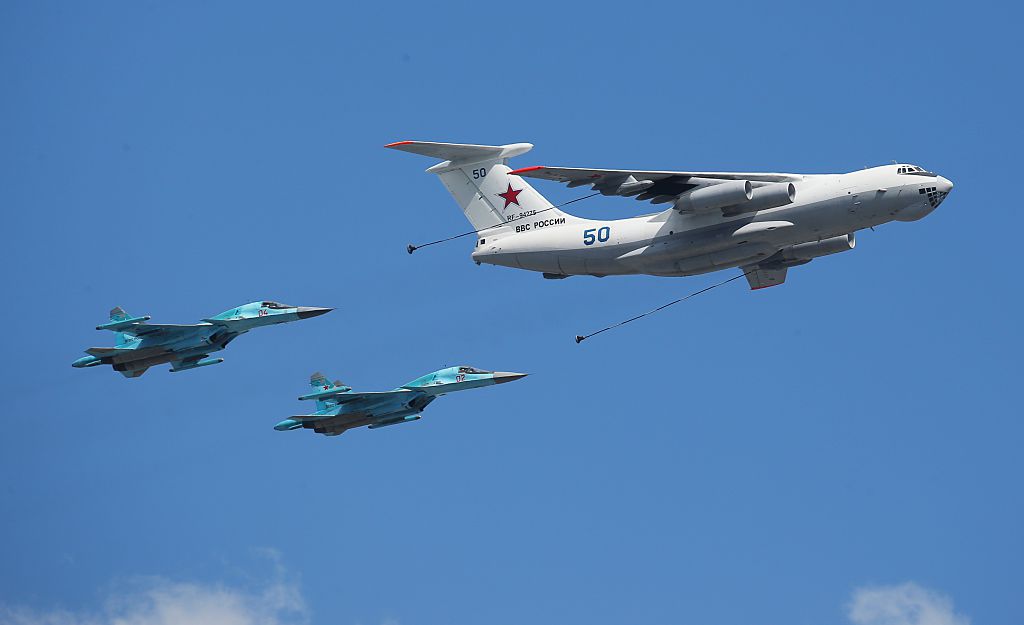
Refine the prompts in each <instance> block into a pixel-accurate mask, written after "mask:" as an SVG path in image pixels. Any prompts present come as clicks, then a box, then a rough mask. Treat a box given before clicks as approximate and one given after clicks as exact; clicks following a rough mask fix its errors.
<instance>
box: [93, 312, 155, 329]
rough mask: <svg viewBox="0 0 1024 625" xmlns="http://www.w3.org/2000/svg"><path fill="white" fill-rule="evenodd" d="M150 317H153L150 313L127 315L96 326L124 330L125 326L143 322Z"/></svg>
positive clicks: (97, 327)
mask: <svg viewBox="0 0 1024 625" xmlns="http://www.w3.org/2000/svg"><path fill="white" fill-rule="evenodd" d="M150 319H152V317H150V316H149V315H144V316H142V317H126V318H124V319H116V320H114V321H111V322H109V323H102V324H100V325H98V326H96V329H97V330H114V331H117V330H123V329H124V328H128V327H131V326H133V325H135V324H137V323H142V322H143V321H149V320H150Z"/></svg>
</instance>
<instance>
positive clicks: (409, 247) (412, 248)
mask: <svg viewBox="0 0 1024 625" xmlns="http://www.w3.org/2000/svg"><path fill="white" fill-rule="evenodd" d="M595 195H601V192H600V191H598V192H597V193H591V194H590V195H584V196H583V197H578V198H576V199H575V200H569V201H568V202H562V203H561V204H556V205H554V206H549V207H547V208H544V209H541V210H539V211H537V212H536V213H533V214H532V215H529V216H526V217H518V218H516V219H509V220H508V221H505V222H502V223H500V224H498V225H496V226H487V227H486V228H480V229H479V230H470V231H469V232H463V233H462V234H456V235H454V236H450V237H448V238H446V239H438V240H437V241H431V242H430V243H423V244H422V245H413V244H412V243H410V244H409V245H407V246H406V247H405V250H406V251H407V252H409V253H410V254H412V253H413V252H415V251H416V250H418V249H420V248H421V247H428V246H430V245H437V244H438V243H446V242H448V241H454V240H455V239H461V238H462V237H468V236H469V235H471V234H480V233H481V232H485V231H487V230H492V229H494V228H501V227H502V226H507V225H508V224H511V223H515V222H517V221H520V220H522V219H533V218H534V217H535V216H537V215H539V214H541V213H546V212H547V211H550V210H555V209H556V208H562V207H563V206H568V205H569V204H572V203H573V202H579V201H581V200H586V199H588V198H592V197H594V196H595Z"/></svg>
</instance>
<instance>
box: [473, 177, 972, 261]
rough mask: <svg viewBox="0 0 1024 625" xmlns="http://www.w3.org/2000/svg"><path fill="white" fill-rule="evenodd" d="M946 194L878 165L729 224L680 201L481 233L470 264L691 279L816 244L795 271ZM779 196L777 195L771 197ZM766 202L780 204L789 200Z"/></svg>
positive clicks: (746, 193)
mask: <svg viewBox="0 0 1024 625" xmlns="http://www.w3.org/2000/svg"><path fill="white" fill-rule="evenodd" d="M723 186H724V185H723ZM732 186H733V187H735V189H732V188H729V190H728V193H732V194H733V195H736V196H740V195H743V197H746V198H748V199H749V198H751V197H753V198H754V201H756V200H757V198H758V188H757V187H754V188H753V189H751V188H750V187H749V185H748V186H747V187H746V188H743V187H742V185H740V184H733V185H732ZM952 186H953V185H952V183H950V182H949V180H947V179H945V178H943V177H942V176H935V175H926V176H922V175H905V174H898V173H897V168H896V167H894V166H883V167H874V168H871V169H865V170H862V171H856V172H852V173H848V174H815V175H805V176H802V177H801V179H800V180H798V181H796V182H794V183H792V189H785V190H784V191H782V192H784V193H789V194H790V195H791V196H792V201H791V202H788V203H785V204H784V205H782V206H777V207H775V208H768V209H764V210H757V211H753V212H744V213H742V214H739V215H734V216H725V215H728V214H729V213H728V209H724V213H723V210H700V211H687V210H685V209H686V208H687V207H689V206H692V205H693V204H695V203H697V202H706V203H708V202H715V201H716V199H715V198H711V199H705V198H701V197H697V198H695V200H692V201H687V200H686V198H681V200H680V201H679V202H677V203H676V205H675V206H673V208H670V209H668V210H666V211H663V212H661V213H655V214H650V215H644V216H640V217H633V218H629V219H620V220H610V221H603V220H590V219H581V218H575V217H573V218H570V219H565V218H547V219H545V218H544V216H543V215H537V216H536V218H530V219H525V220H517V221H515V222H511V223H509V224H507V225H504V226H501V227H500V228H496V229H494V230H493V231H490V232H487V233H482V234H481V235H480V238H479V239H478V240H477V247H476V249H475V250H474V252H473V260H474V261H476V262H478V263H488V264H492V265H502V266H506V267H514V268H517V269H527V270H531V271H538V272H544V273H545V274H548V275H549V276H551V277H562V276H569V275H594V276H607V275H626V274H649V275H658V276H689V275H696V274H702V273H707V272H711V271H717V270H719V269H727V268H731V267H741V266H747V265H752V264H756V263H758V262H760V261H763V260H766V259H768V258H770V257H773V256H775V255H776V254H780V253H781V255H780V257H779V258H782V257H784V256H785V255H786V254H787V253H788V252H789V250H788V248H792V247H793V246H800V245H801V244H807V243H812V244H813V243H816V242H819V241H820V242H822V244H821V245H820V246H814V245H811V246H804V247H803V248H797V249H796V250H795V251H793V252H792V253H789V256H790V257H789V258H788V261H787V262H791V263H793V264H798V263H799V262H806V261H807V260H808V259H809V257H814V256H815V255H824V254H826V253H835V252H837V251H842V250H843V247H842V246H843V245H844V244H845V245H847V246H848V248H851V249H852V247H853V238H852V236H851V237H848V238H847V239H840V238H837V237H843V235H848V234H852V233H854V232H856V231H857V230H862V229H864V228H870V227H874V226H878V225H881V224H884V223H887V222H890V221H914V220H917V219H921V218H922V217H924V216H925V215H927V214H928V213H930V212H931V211H932V210H934V209H935V207H936V206H938V203H939V202H941V200H942V198H944V197H945V195H946V194H947V193H948V192H949V190H950V189H952ZM711 188H712V189H714V188H715V187H711ZM780 190H782V187H781V186H777V189H776V190H773V191H772V193H775V194H776V195H778V194H779V192H780ZM723 192H725V190H724V189H723ZM741 199H743V198H741ZM765 201H766V202H771V203H782V202H785V201H786V198H785V197H782V199H781V200H775V199H773V198H767V199H766V200H765ZM712 205H713V206H714V204H712ZM844 241H845V243H844ZM801 250H802V251H801ZM801 254H802V256H801ZM774 260H775V259H773V261H774ZM783 260H785V259H783Z"/></svg>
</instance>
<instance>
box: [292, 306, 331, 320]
mask: <svg viewBox="0 0 1024 625" xmlns="http://www.w3.org/2000/svg"><path fill="white" fill-rule="evenodd" d="M297 310H298V313H297V314H298V315H299V319H309V318H310V317H319V316H320V315H325V314H327V313H329V312H331V311H332V310H334V309H333V308H317V307H316V306H299V307H298V309H297Z"/></svg>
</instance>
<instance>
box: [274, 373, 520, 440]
mask: <svg viewBox="0 0 1024 625" xmlns="http://www.w3.org/2000/svg"><path fill="white" fill-rule="evenodd" d="M524 377H526V374H525V373H506V372H503V371H483V370H481V369H475V368H473V367H466V366H461V367H448V368H446V369H441V370H439V371H435V372H433V373H428V374H427V375H424V376H421V377H418V378H416V379H415V380H413V381H412V382H409V383H407V384H403V385H402V386H400V387H398V388H396V389H395V390H393V391H384V392H377V393H355V392H353V391H352V388H351V387H349V386H346V385H344V384H342V383H341V381H335V382H334V383H331V382H328V381H327V378H325V377H324V375H323V374H322V373H314V374H313V375H312V376H310V378H309V385H310V386H312V387H313V388H314V389H315V390H314V391H313V392H312V393H309V394H308V395H303V396H302V397H299V399H300V400H306V399H315V400H316V408H317V410H316V412H314V413H313V414H308V415H299V416H295V417H289V418H288V419H285V420H284V421H281V422H280V423H278V424H277V425H275V426H274V429H275V430H278V431H281V432H283V431H286V430H297V429H299V428H307V429H311V430H313V431H314V432H316V433H317V434H325V435H327V436H337V435H338V434H341V433H343V432H345V430H351V429H352V428H358V427H362V426H364V425H365V426H368V427H369V429H371V430H373V429H376V428H382V427H384V426H387V425H398V424H399V423H408V422H410V421H415V420H417V419H419V418H420V413H421V412H423V409H424V408H426V407H427V405H428V404H430V402H432V401H434V400H435V399H437V398H438V397H440V396H441V395H444V394H446V393H454V392H455V391H465V390H467V389H471V388H480V387H481V386H491V385H492V384H504V383H505V382H512V381H514V380H518V379H520V378H524Z"/></svg>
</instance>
